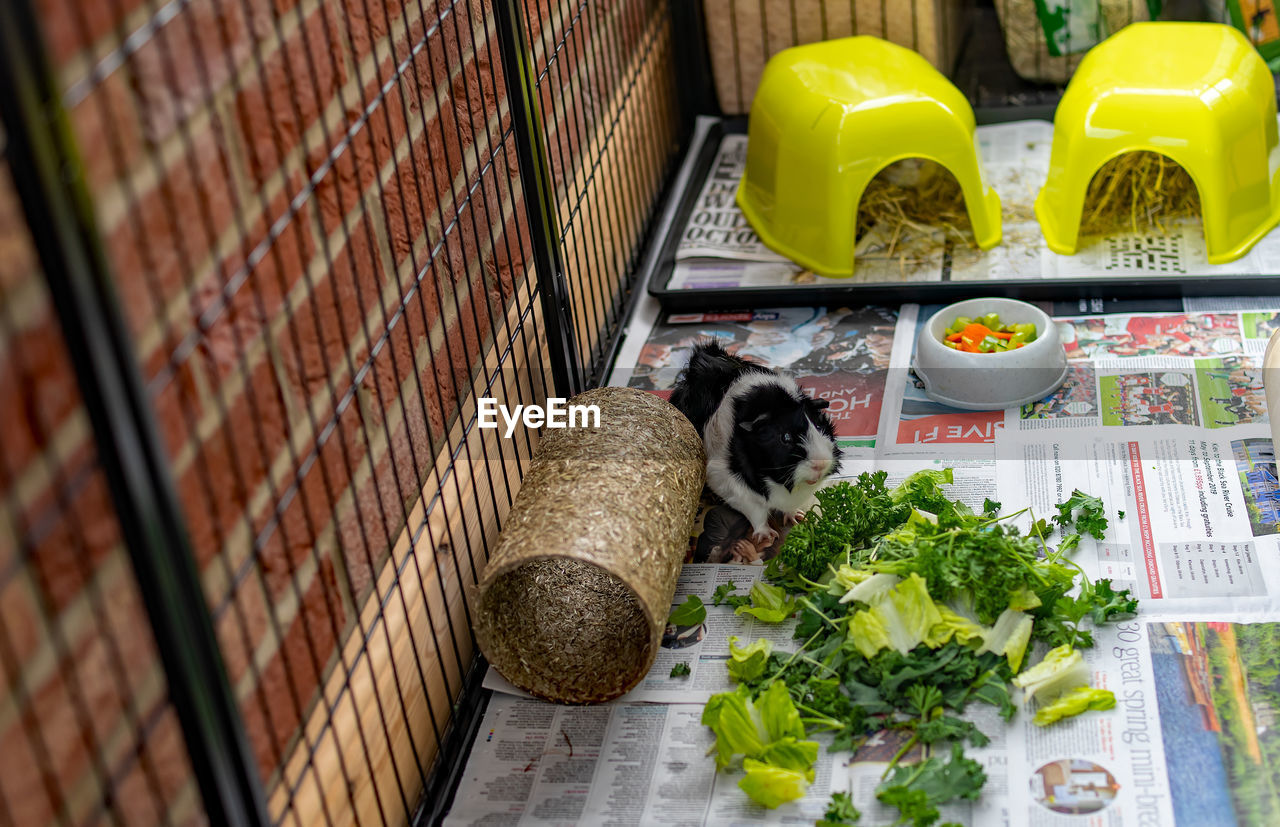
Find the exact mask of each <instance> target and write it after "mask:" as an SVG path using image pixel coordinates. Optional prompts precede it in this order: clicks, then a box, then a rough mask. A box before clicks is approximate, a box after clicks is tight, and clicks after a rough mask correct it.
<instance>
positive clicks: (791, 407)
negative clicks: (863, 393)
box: [671, 342, 840, 539]
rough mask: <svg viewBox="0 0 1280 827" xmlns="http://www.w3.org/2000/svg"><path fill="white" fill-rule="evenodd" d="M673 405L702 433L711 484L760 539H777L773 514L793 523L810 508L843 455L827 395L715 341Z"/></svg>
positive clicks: (692, 361) (679, 384)
mask: <svg viewBox="0 0 1280 827" xmlns="http://www.w3.org/2000/svg"><path fill="white" fill-rule="evenodd" d="M671 404H673V405H675V406H676V408H678V409H679V410H680V412H681V413H683V414H684V415H685V416H686V417H688V418H689V421H690V422H692V423H693V426H694V427H695V428H697V429H698V433H699V434H701V435H702V441H703V443H704V444H705V445H706V448H707V484H708V485H709V486H710V487H711V490H712V491H714V492H715V493H716V494H717V495H719V496H720V498H721V499H723V500H724V501H725V502H726V503H728V504H729V506H730V507H732V508H734V509H736V510H737V511H739V512H741V513H742V515H743V516H744V517H746V518H747V519H748V520H750V521H751V529H752V532H753V533H754V534H755V535H756V537H757V538H758V539H763V538H773V537H776V536H777V534H776V532H774V531H773V530H772V529H771V528H769V513H770V512H771V511H779V512H781V513H782V515H783V518H784V520H788V521H794V520H795V519H796V518H797V517H799V516H800V515H802V514H803V513H804V512H805V511H807V510H808V509H809V507H810V506H812V505H813V503H814V496H813V493H814V492H815V491H816V490H817V489H818V488H819V487H821V485H822V482H823V480H825V479H826V478H827V477H828V476H830V475H831V473H832V472H833V471H835V469H836V465H837V463H838V462H839V460H840V449H839V447H838V446H837V445H836V438H835V429H834V428H833V427H832V425H831V420H830V419H829V418H828V417H827V414H826V412H825V408H826V407H827V402H826V400H825V399H816V400H815V399H812V398H810V397H809V396H808V395H807V394H806V393H805V392H804V391H803V390H801V388H800V386H799V385H797V384H796V382H795V380H794V379H792V378H790V377H788V376H783V375H781V374H779V373H775V372H774V371H772V370H770V369H769V368H766V367H764V366H763V365H757V364H753V363H751V362H748V361H746V360H744V359H740V358H738V357H737V356H733V355H731V354H729V353H728V352H726V351H725V349H724V348H723V347H721V346H720V345H719V344H717V343H716V342H704V343H701V344H698V345H696V346H695V347H694V349H693V352H692V354H691V355H690V356H689V364H688V365H687V366H686V367H685V369H684V370H683V371H682V372H681V374H680V376H679V377H678V378H677V380H676V385H675V389H674V390H673V391H672V393H671Z"/></svg>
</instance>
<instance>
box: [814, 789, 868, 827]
mask: <svg viewBox="0 0 1280 827" xmlns="http://www.w3.org/2000/svg"><path fill="white" fill-rule="evenodd" d="M861 818H862V813H860V812H858V808H857V807H855V806H853V798H852V797H851V796H850V795H849V794H848V793H846V792H838V793H832V794H831V803H830V804H828V805H827V812H826V813H825V814H824V815H823V816H822V818H820V819H819V820H818V822H817V823H816V824H815V825H814V827H840V825H844V824H857V823H858V820H859V819H861Z"/></svg>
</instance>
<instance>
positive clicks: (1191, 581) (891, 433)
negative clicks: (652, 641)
mask: <svg viewBox="0 0 1280 827" xmlns="http://www.w3.org/2000/svg"><path fill="white" fill-rule="evenodd" d="M1276 307H1280V302H1276V301H1275V300H1272V301H1270V302H1259V301H1257V300H1245V301H1241V302H1240V303H1239V304H1237V305H1229V304H1222V303H1214V304H1206V305H1197V304H1195V303H1194V302H1193V301H1191V300H1188V302H1187V306H1186V308H1185V309H1184V312H1182V313H1150V314H1126V315H1118V316H1116V315H1113V316H1104V315H1101V314H1098V313H1094V314H1092V315H1081V316H1073V317H1061V318H1058V319H1057V320H1056V323H1057V325H1058V327H1059V330H1060V332H1061V335H1062V340H1063V342H1064V346H1065V347H1066V348H1067V352H1068V356H1069V359H1070V362H1069V364H1070V367H1071V378H1070V379H1069V381H1068V382H1067V384H1065V385H1064V386H1063V388H1061V389H1059V390H1058V391H1056V392H1055V393H1054V394H1052V395H1051V396H1050V397H1048V398H1047V399H1045V400H1041V401H1040V402H1037V403H1034V404H1031V405H1027V406H1023V407H1022V408H1018V409H1010V410H1007V411H998V412H972V411H958V410H954V409H949V408H942V407H940V406H937V407H935V408H933V409H929V408H927V407H926V403H928V400H927V398H925V397H924V396H923V394H922V393H918V392H917V391H918V390H919V389H918V388H915V387H914V382H913V377H912V375H911V373H910V371H909V369H908V366H909V364H910V357H911V350H912V348H913V347H914V341H915V336H916V334H917V332H918V330H919V326H920V325H921V324H923V321H924V320H925V319H927V318H928V317H929V315H930V314H931V312H932V311H933V309H932V308H928V307H924V308H922V307H918V306H915V305H905V306H904V307H902V308H901V309H900V311H897V312H896V313H893V314H892V316H891V317H886V316H885V315H883V314H881V313H880V311H875V315H874V316H867V317H866V318H865V321H866V322H867V324H863V325H861V326H858V325H852V326H850V327H849V328H848V329H849V331H853V332H849V333H848V336H847V337H845V338H848V339H849V340H851V341H856V342H857V343H858V345H859V347H861V348H862V350H863V351H864V357H865V359H866V362H867V364H868V365H872V366H875V370H877V371H879V372H880V373H879V374H878V375H879V377H880V378H879V379H878V380H877V381H879V382H881V387H882V390H879V391H878V392H877V393H878V394H879V397H878V399H877V400H876V416H877V417H878V419H877V421H878V426H877V427H876V429H875V431H876V437H875V440H874V441H873V442H872V443H871V444H867V443H866V441H865V440H864V441H863V442H862V444H861V450H855V451H852V452H850V455H849V458H848V459H847V460H846V462H845V463H844V464H843V466H842V468H841V471H840V475H841V476H843V477H851V476H854V475H856V474H857V473H859V472H860V471H863V470H871V469H884V470H886V471H887V472H888V473H889V482H890V483H891V484H893V483H896V482H897V481H898V480H900V479H902V478H903V477H905V476H906V475H907V474H909V473H911V472H912V471H914V470H917V469H920V468H926V467H932V468H941V467H951V468H953V469H954V470H955V476H956V483H955V484H954V486H953V488H952V493H953V495H954V496H956V497H958V498H960V499H963V500H965V501H966V502H968V503H970V504H972V505H980V504H981V503H982V501H983V499H984V498H986V497H992V498H993V499H997V500H1000V501H1001V502H1003V503H1005V504H1006V505H1007V506H1011V507H1021V506H1023V505H1029V506H1031V509H1032V512H1033V514H1034V516H1043V517H1048V516H1050V515H1051V514H1052V513H1053V504H1054V503H1057V502H1061V501H1063V500H1065V499H1066V497H1067V496H1069V495H1070V493H1071V491H1072V490H1073V489H1074V488H1080V489H1081V490H1084V491H1088V492H1089V493H1091V494H1094V495H1097V496H1100V497H1102V499H1103V501H1104V502H1105V503H1106V504H1107V508H1108V514H1107V516H1108V517H1109V519H1110V522H1109V526H1108V528H1107V531H1106V533H1105V536H1104V537H1103V538H1102V539H1100V540H1097V539H1094V538H1092V537H1086V538H1084V539H1083V541H1082V542H1081V544H1080V546H1079V548H1078V549H1076V550H1075V552H1073V557H1072V559H1074V560H1075V561H1076V562H1077V563H1078V564H1079V565H1080V566H1081V567H1082V568H1083V569H1084V571H1085V573H1086V575H1087V576H1088V577H1090V578H1091V579H1096V578H1100V577H1109V578H1112V579H1113V580H1114V581H1115V583H1116V585H1117V586H1121V587H1132V588H1133V589H1134V590H1135V593H1136V594H1137V595H1138V596H1139V597H1140V598H1141V610H1140V614H1139V615H1138V616H1137V617H1136V618H1133V619H1131V620H1128V621H1124V622H1121V623H1119V624H1116V625H1113V626H1107V627H1104V628H1102V629H1099V630H1097V631H1095V638H1096V645H1095V646H1094V647H1093V648H1092V649H1088V650H1084V651H1083V654H1084V655H1085V657H1086V659H1087V660H1088V662H1089V664H1090V666H1091V669H1092V671H1093V683H1094V685H1096V686H1100V687H1105V688H1108V689H1111V690H1112V691H1113V692H1115V694H1116V698H1117V706H1116V707H1115V708H1114V709H1112V710H1109V711H1106V712H1091V713H1087V714H1085V715H1082V716H1080V717H1078V718H1075V719H1070V720H1067V721H1064V722H1061V723H1059V724H1057V725H1055V726H1053V727H1049V728H1046V729H1042V728H1039V727H1036V726H1035V725H1034V724H1032V723H1031V716H1030V715H1029V714H1026V713H1025V712H1020V713H1019V715H1018V716H1017V717H1015V718H1014V720H1013V721H1012V722H1010V723H1008V724H1005V723H1003V722H1001V721H1000V720H999V719H998V718H997V717H995V716H994V714H993V712H992V711H991V710H989V709H988V708H985V707H981V705H978V708H976V709H972V710H971V711H970V713H971V714H972V715H974V716H976V717H975V721H976V722H977V723H979V725H980V727H981V728H982V729H983V731H984V732H986V733H987V734H988V735H990V736H991V738H992V743H991V744H990V745H989V746H987V747H985V748H983V749H981V750H977V749H972V748H968V749H967V750H966V752H967V753H968V754H969V755H970V756H971V757H973V758H975V759H977V760H979V761H980V762H981V763H982V764H983V766H984V768H985V770H986V772H987V774H988V782H987V784H986V786H985V788H984V790H983V794H982V796H981V798H980V799H979V800H978V801H976V802H971V803H970V802H964V803H962V804H960V805H953V806H950V807H947V808H944V810H943V818H942V820H944V821H945V820H953V821H956V822H959V823H961V824H966V825H994V824H1006V825H1018V824H1031V825H1073V824H1088V825H1102V824H1106V825H1129V824H1132V825H1139V824H1161V825H1165V824H1186V825H1197V824H1209V823H1215V824H1216V823H1240V824H1257V825H1265V824H1271V823H1276V821H1277V820H1278V819H1280V798H1277V796H1276V793H1275V792H1273V791H1274V790H1275V789H1276V788H1277V787H1280V784H1277V783H1276V782H1277V781H1280V777H1278V776H1280V764H1277V763H1274V762H1272V761H1271V756H1273V755H1275V756H1278V757H1280V729H1276V728H1275V727H1276V723H1277V716H1278V714H1280V665H1278V664H1277V663H1276V662H1275V658H1276V654H1275V653H1276V652H1277V651H1280V565H1277V560H1278V559H1280V480H1278V476H1280V474H1278V472H1277V464H1276V459H1275V451H1274V446H1273V445H1272V440H1271V436H1270V429H1269V425H1268V419H1267V412H1266V409H1265V405H1264V404H1262V401H1261V400H1262V391H1261V372H1260V371H1261V358H1262V352H1263V348H1264V346H1265V343H1266V340H1267V338H1268V337H1269V336H1270V334H1271V331H1272V330H1274V329H1276V328H1277V327H1280V310H1275V309H1271V308H1276ZM1089 309H1093V308H1089ZM806 312H807V313H808V315H804V318H801V317H800V316H796V317H795V318H794V319H791V322H792V323H793V326H795V327H796V328H797V329H801V328H803V330H805V331H807V330H809V329H810V328H811V327H812V325H813V320H814V319H817V318H822V317H823V316H824V314H826V313H827V311H826V310H825V309H822V308H819V309H816V310H811V311H806ZM847 312H848V311H847V310H842V311H837V313H847ZM802 315H803V314H802ZM766 316H767V314H766ZM779 318H783V319H784V321H785V320H786V319H787V318H789V317H769V318H764V319H758V318H755V317H754V316H751V315H750V314H749V315H748V316H747V317H741V316H732V317H731V316H726V315H720V314H699V315H698V318H697V319H696V320H694V321H693V322H688V320H687V319H686V321H684V322H681V321H680V320H679V319H676V320H674V321H673V320H672V319H671V318H670V317H666V316H664V317H660V318H659V319H658V320H657V324H655V325H654V327H653V330H652V331H651V334H650V343H652V344H653V345H654V346H655V349H654V350H652V351H647V350H645V349H642V350H641V354H642V356H641V357H640V359H639V363H638V365H637V367H636V369H635V370H634V371H631V372H630V373H629V375H628V374H615V381H616V379H617V378H618V377H619V376H622V377H623V378H624V379H626V380H627V381H630V383H631V384H634V385H638V386H644V387H649V388H650V389H651V390H654V391H655V392H660V391H661V390H662V388H663V386H664V384H665V387H668V388H669V382H670V381H674V374H675V371H676V369H677V368H676V367H675V366H676V365H679V364H680V355H679V350H680V348H681V347H687V343H685V344H683V345H682V344H680V342H679V341H677V342H676V344H675V345H673V344H672V336H673V335H674V334H673V333H672V331H673V330H674V329H676V328H678V326H679V325H680V324H685V323H691V324H693V325H694V327H696V328H697V332H698V334H699V335H705V334H716V333H723V334H725V338H728V339H731V340H732V341H733V342H735V343H736V346H737V347H741V346H742V344H743V343H744V342H745V341H746V335H749V332H750V331H752V330H753V328H751V325H752V324H754V323H755V322H758V321H762V320H763V321H767V322H771V323H776V322H778V321H779ZM886 318H892V319H893V320H894V328H893V330H892V331H891V332H890V331H888V330H885V329H884V324H886V323H887V322H885V319H886ZM873 321H874V322H875V324H872V323H871V322H873ZM805 325H809V326H810V327H804V326H805ZM781 327H783V328H786V327H787V326H786V325H782V326H781ZM872 327H876V328H877V330H876V331H875V335H874V336H869V333H870V332H871V328H872ZM765 329H766V330H768V331H772V332H773V333H779V332H780V331H779V325H777V324H773V325H772V326H771V327H766V328H765ZM744 330H745V331H748V334H743V331H744ZM735 331H736V332H735ZM675 338H676V339H677V340H679V339H680V337H679V336H676V337H675ZM770 341H775V342H776V343H778V344H779V346H780V347H781V348H782V350H779V351H777V352H778V353H782V352H784V351H785V349H786V348H787V347H789V346H790V345H788V344H787V342H786V340H785V337H775V338H774V339H771V340H770ZM647 347H648V346H647V345H646V348H647ZM662 348H668V349H669V350H666V351H662V352H663V353H665V354H666V356H668V357H671V358H670V363H669V364H667V363H664V364H661V365H659V364H658V363H657V362H655V361H653V359H654V358H656V357H655V354H657V353H658V352H659V351H660V350H661V349H662ZM855 349H856V348H855ZM645 353H648V354H649V356H648V357H646V356H644V355H643V354H645ZM673 353H674V354H675V355H673ZM646 359H648V360H649V361H647V362H646ZM1031 516H1033V515H1032V514H1028V515H1026V516H1024V517H1023V518H1021V519H1023V520H1028V519H1029V517H1031ZM699 521H700V522H699V527H698V531H699V532H701V531H704V530H705V529H706V521H707V514H706V513H705V512H704V513H702V514H700V516H699ZM699 536H701V533H699ZM733 542H734V538H733V537H729V538H728V539H727V540H724V541H723V542H722V543H721V544H720V545H719V546H716V545H714V544H713V545H712V548H713V549H714V548H717V547H718V548H732V547H733ZM775 553H776V547H773V548H770V549H749V550H746V551H743V552H742V553H739V554H736V556H735V554H733V553H729V555H728V557H723V556H722V557H717V556H716V554H717V552H715V551H714V550H712V551H704V552H699V551H698V537H694V538H691V543H690V551H689V557H688V562H687V564H686V566H685V568H684V571H683V573H682V575H681V579H680V582H679V584H678V587H677V595H676V597H675V602H676V603H679V602H681V601H682V600H683V599H684V597H685V596H687V595H690V594H696V595H698V596H699V597H701V598H702V599H703V601H704V603H706V604H707V605H708V617H707V620H706V622H705V623H704V624H702V625H701V627H700V628H697V629H693V630H690V629H678V628H677V629H669V630H668V635H666V636H665V637H664V645H663V649H662V651H661V652H660V653H659V655H658V658H657V661H656V662H655V665H654V667H653V669H652V670H651V672H650V673H649V675H648V676H647V677H646V678H645V679H644V680H643V681H642V682H641V684H640V685H639V686H638V687H637V688H636V689H635V690H633V691H632V692H631V693H628V695H627V696H625V697H623V698H621V699H619V700H618V701H615V702H614V703H611V704H606V705H602V706H598V707H557V706H555V705H552V704H547V703H544V702H541V701H536V700H532V699H528V698H521V697H518V696H517V695H516V694H514V690H513V688H512V687H510V686H509V685H506V684H505V683H504V682H503V681H502V680H501V678H500V677H499V676H497V675H496V673H492V672H491V674H490V676H489V677H488V678H487V679H486V681H485V685H486V686H488V687H490V688H494V689H498V690H499V692H496V693H495V694H494V695H493V700H492V701H491V702H490V705H489V708H488V711H487V713H486V717H485V720H484V723H483V724H482V726H481V730H480V732H479V734H478V736H477V738H476V741H475V744H474V746H473V749H472V754H471V759H470V762H469V764H468V767H467V770H466V773H465V775H464V777H463V780H462V782H461V786H460V787H459V790H458V793H457V798H456V801H455V804H454V806H453V810H452V812H451V814H450V816H449V818H448V821H447V822H446V823H448V824H482V823H483V824H492V823H504V824H521V825H542V824H566V823H592V824H679V825H686V824H687V825H700V824H715V825H721V824H760V823H763V824H800V823H809V824H811V823H813V821H814V820H815V819H817V818H819V817H820V816H821V814H822V812H823V810H824V809H825V807H826V804H827V801H828V799H829V796H830V793H831V792H833V791H838V790H848V791H850V792H851V793H852V794H853V797H854V800H855V803H856V804H857V806H858V807H859V808H860V809H861V810H862V811H863V819H862V821H861V823H862V824H867V825H875V824H887V823H890V822H892V821H893V819H894V818H895V817H896V814H895V813H892V812H888V811H886V810H884V809H883V808H880V807H879V805H878V804H877V803H876V802H875V800H874V795H873V790H874V787H875V786H876V784H877V783H878V782H879V779H880V775H881V773H882V772H883V769H884V767H885V766H886V763H887V761H888V760H889V758H890V757H891V756H892V755H893V754H894V753H895V752H896V751H897V749H898V747H899V746H901V742H899V741H894V740H893V736H892V734H891V733H882V734H881V735H879V736H876V737H874V738H872V739H871V741H869V742H868V744H867V745H866V746H864V747H863V748H861V749H860V750H859V751H858V753H857V754H855V755H852V756H851V755H850V754H849V753H838V754H832V753H829V752H827V751H826V750H825V748H824V749H823V750H821V751H820V753H819V763H818V767H817V779H816V781H815V783H814V784H813V785H812V786H811V788H810V789H809V792H808V794H807V795H806V797H805V798H803V799H801V800H799V801H795V802H791V803H789V804H785V805H783V806H781V807H779V808H777V809H776V810H765V809H763V808H761V807H758V806H756V805H754V804H752V803H751V802H750V801H749V800H748V799H747V798H746V796H745V795H743V794H742V792H741V790H739V789H738V787H737V781H738V779H739V777H740V776H739V775H735V774H733V773H716V772H715V764H714V762H713V761H712V760H711V759H710V758H708V757H706V755H705V753H706V750H707V748H708V747H709V746H710V744H711V742H712V737H711V734H710V731H709V730H708V729H707V728H706V727H703V726H702V725H701V724H700V721H699V718H700V714H701V708H702V707H701V704H702V703H703V702H705V701H706V699H707V698H708V697H709V696H710V695H711V694H714V693H715V692H719V691H724V690H726V689H730V688H731V683H730V681H729V679H728V677H727V673H726V670H725V668H724V661H725V659H726V658H727V656H728V644H729V639H730V638H731V637H735V636H736V637H738V638H741V639H742V640H743V641H744V642H749V641H751V640H754V639H755V638H757V637H761V636H763V637H768V638H769V639H770V640H772V641H773V642H774V644H775V646H776V647H778V649H779V650H781V651H794V647H795V646H796V645H797V644H796V642H795V641H794V640H793V639H792V624H790V623H788V624H781V625H773V626H771V625H768V624H764V623H759V622H757V621H754V620H753V619H752V618H750V617H743V616H739V615H737V614H735V613H734V612H733V611H732V610H731V609H729V608H728V607H726V606H719V607H716V606H713V605H711V604H712V599H711V598H712V594H713V593H714V591H715V589H716V587H717V586H719V585H722V584H724V583H727V582H729V581H730V580H732V581H733V583H734V585H735V586H736V589H735V593H738V594H745V593H746V592H747V591H748V590H749V589H750V586H751V584H752V583H754V582H755V581H756V580H757V579H758V578H759V577H760V576H761V575H762V572H763V564H764V563H765V562H766V561H767V559H768V558H769V557H770V556H771V555H772V554H775ZM699 554H703V555H704V556H705V558H706V559H717V560H721V561H720V562H705V563H699V562H694V561H695V560H696V559H699V557H698V555H699ZM1039 654H1040V653H1039V652H1037V653H1036V654H1035V655H1034V657H1036V658H1038V657H1039ZM677 663H686V664H687V665H688V666H689V667H690V674H689V675H688V676H687V677H676V678H673V677H671V669H672V667H673V666H674V665H676V664H677ZM819 740H821V737H819ZM824 743H825V742H824ZM1189 778H1195V779H1196V782H1195V783H1194V784H1192V783H1189V781H1188V779H1189ZM1260 778H1261V779H1263V780H1264V781H1265V783H1259V780H1258V779H1260Z"/></svg>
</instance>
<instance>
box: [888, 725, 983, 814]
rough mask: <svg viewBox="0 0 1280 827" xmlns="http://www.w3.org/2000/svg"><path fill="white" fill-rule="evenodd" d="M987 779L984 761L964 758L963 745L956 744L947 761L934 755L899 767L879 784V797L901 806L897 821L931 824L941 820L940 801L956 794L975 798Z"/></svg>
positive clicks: (970, 798) (948, 799) (950, 798)
mask: <svg viewBox="0 0 1280 827" xmlns="http://www.w3.org/2000/svg"><path fill="white" fill-rule="evenodd" d="M985 783H987V774H986V773H985V772H983V770H982V765H981V764H979V763H978V762H977V761H974V760H973V759H972V758H965V757H964V751H963V750H962V749H961V747H960V745H959V744H953V745H952V746H951V757H950V760H948V761H945V762H944V761H943V760H942V759H941V758H938V757H933V758H929V759H926V760H924V761H921V762H920V763H919V764H916V765H915V766H909V767H896V768H895V769H894V770H893V772H892V774H890V775H889V776H888V777H887V778H886V779H885V780H884V781H882V782H881V783H880V786H879V787H877V788H876V798H878V799H879V800H880V801H881V802H882V803H884V804H888V805H891V806H894V807H897V808H898V812H899V813H901V816H900V817H899V818H898V821H897V823H898V824H904V823H907V822H908V821H910V822H911V823H912V824H918V825H930V824H933V823H934V822H935V821H937V820H938V816H939V813H938V805H939V804H945V803H947V802H948V801H951V800H952V799H955V798H963V799H968V800H970V801H972V800H973V799H976V798H977V797H978V795H979V794H980V793H981V791H982V785H983V784H985Z"/></svg>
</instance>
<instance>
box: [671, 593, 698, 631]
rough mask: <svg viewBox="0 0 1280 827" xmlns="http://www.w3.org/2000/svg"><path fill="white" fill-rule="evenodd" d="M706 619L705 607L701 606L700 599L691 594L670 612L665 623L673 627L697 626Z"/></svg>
mask: <svg viewBox="0 0 1280 827" xmlns="http://www.w3.org/2000/svg"><path fill="white" fill-rule="evenodd" d="M706 619H707V607H706V606H704V605H702V598H700V597H698V596H697V595H696V594H691V595H689V596H688V597H686V598H685V600H684V602H683V603H681V604H680V605H679V606H676V607H675V608H674V609H672V610H671V615H670V616H669V617H668V618H667V622H668V623H670V624H672V625H675V626H698V625H700V624H702V623H703V621H705V620H706Z"/></svg>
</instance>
